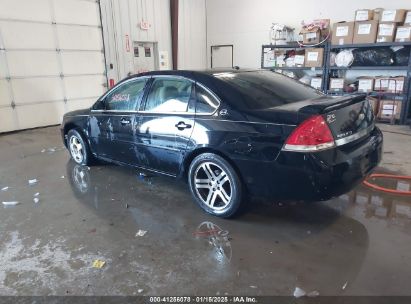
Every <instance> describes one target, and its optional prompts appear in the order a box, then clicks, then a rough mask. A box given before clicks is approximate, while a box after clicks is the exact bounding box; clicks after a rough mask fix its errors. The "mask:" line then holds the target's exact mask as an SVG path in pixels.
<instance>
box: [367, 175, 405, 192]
mask: <svg viewBox="0 0 411 304" xmlns="http://www.w3.org/2000/svg"><path fill="white" fill-rule="evenodd" d="M368 178H389V179H406V180H411V176H406V175H391V174H381V173H374V174H371V175H370V176H368ZM363 183H364V185H366V186H368V187H370V188H373V189H375V190H379V191H382V192H387V193H394V194H401V195H411V191H400V190H395V189H389V188H385V187H381V186H377V185H375V184H372V183H370V182H368V181H367V180H365V181H363Z"/></svg>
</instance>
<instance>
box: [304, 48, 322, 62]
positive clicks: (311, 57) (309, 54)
mask: <svg viewBox="0 0 411 304" xmlns="http://www.w3.org/2000/svg"><path fill="white" fill-rule="evenodd" d="M323 57H324V49H323V48H310V49H305V66H306V67H322V66H323Z"/></svg>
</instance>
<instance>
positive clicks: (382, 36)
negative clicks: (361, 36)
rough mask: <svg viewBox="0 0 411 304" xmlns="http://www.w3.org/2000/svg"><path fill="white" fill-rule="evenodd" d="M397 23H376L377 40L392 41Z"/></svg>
mask: <svg viewBox="0 0 411 304" xmlns="http://www.w3.org/2000/svg"><path fill="white" fill-rule="evenodd" d="M396 27H397V24H396V23H394V22H385V23H380V24H379V25H378V35H377V42H393V41H394V36H395V29H396Z"/></svg>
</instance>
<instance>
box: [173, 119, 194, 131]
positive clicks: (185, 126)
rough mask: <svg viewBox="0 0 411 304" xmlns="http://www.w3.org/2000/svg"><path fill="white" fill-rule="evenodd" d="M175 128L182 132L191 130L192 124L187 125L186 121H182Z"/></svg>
mask: <svg viewBox="0 0 411 304" xmlns="http://www.w3.org/2000/svg"><path fill="white" fill-rule="evenodd" d="M175 127H176V128H177V129H179V130H180V131H182V130H184V129H190V128H191V125H190V124H186V123H185V122H184V121H180V122H179V123H178V124H176V125H175Z"/></svg>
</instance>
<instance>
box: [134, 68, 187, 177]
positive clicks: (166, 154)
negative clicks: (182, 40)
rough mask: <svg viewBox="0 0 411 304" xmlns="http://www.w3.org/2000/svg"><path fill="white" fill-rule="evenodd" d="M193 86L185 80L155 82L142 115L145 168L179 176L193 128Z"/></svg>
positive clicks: (140, 129)
mask: <svg viewBox="0 0 411 304" xmlns="http://www.w3.org/2000/svg"><path fill="white" fill-rule="evenodd" d="M193 86H194V83H193V82H192V81H191V80H189V79H186V78H183V77H173V76H157V77H155V78H154V80H153V82H152V84H151V88H150V91H149V93H148V95H147V98H146V102H145V104H144V106H143V109H142V111H141V113H140V124H139V126H138V133H137V135H138V137H139V139H138V140H136V142H138V144H139V146H140V147H139V150H140V152H141V153H142V154H143V155H144V159H145V161H146V162H147V164H146V167H148V168H150V169H153V170H156V171H161V172H164V173H167V174H171V175H176V174H177V173H178V170H179V168H180V164H181V162H182V160H183V156H184V153H185V151H186V148H187V144H188V142H189V140H190V138H191V133H192V132H193V128H194V110H193V111H190V110H189V108H191V107H189V105H190V104H191V102H193V99H192V92H193Z"/></svg>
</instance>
